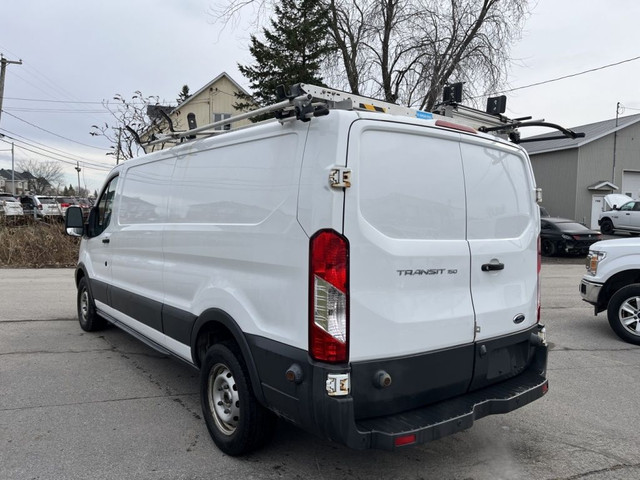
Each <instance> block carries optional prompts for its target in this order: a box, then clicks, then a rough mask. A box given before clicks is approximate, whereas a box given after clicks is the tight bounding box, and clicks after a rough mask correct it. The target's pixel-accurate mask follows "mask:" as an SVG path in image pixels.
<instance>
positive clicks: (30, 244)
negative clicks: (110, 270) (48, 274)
mask: <svg viewBox="0 0 640 480" xmlns="http://www.w3.org/2000/svg"><path fill="white" fill-rule="evenodd" d="M79 245H80V239H79V238H78V237H70V236H68V235H66V234H65V232H64V225H63V223H62V222H60V221H52V222H43V221H34V220H33V218H31V217H28V216H25V217H23V218H22V219H18V220H17V221H16V220H14V219H11V220H10V219H5V218H1V217H0V267H11V268H41V267H74V266H75V265H76V263H77V260H78V247H79Z"/></svg>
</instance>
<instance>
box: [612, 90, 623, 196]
mask: <svg viewBox="0 0 640 480" xmlns="http://www.w3.org/2000/svg"><path fill="white" fill-rule="evenodd" d="M620 107H621V105H620V102H618V103H616V129H615V131H614V132H613V166H612V167H611V183H613V184H614V185H615V183H616V143H617V140H618V116H619V115H620ZM621 187H622V185H621Z"/></svg>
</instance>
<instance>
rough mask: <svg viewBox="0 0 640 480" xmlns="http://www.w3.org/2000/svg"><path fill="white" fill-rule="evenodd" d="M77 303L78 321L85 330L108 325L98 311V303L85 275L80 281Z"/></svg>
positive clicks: (98, 328)
mask: <svg viewBox="0 0 640 480" xmlns="http://www.w3.org/2000/svg"><path fill="white" fill-rule="evenodd" d="M77 303H78V321H79V322H80V327H81V328H82V329H83V330H84V331H85V332H94V331H96V330H101V329H102V328H104V327H105V326H106V324H107V322H106V321H105V320H104V319H103V318H101V317H100V316H98V314H97V313H96V305H95V303H94V301H93V296H92V295H91V291H90V290H89V286H88V284H87V279H86V278H85V277H82V278H81V279H80V281H79V282H78V299H77Z"/></svg>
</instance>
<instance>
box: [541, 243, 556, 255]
mask: <svg viewBox="0 0 640 480" xmlns="http://www.w3.org/2000/svg"><path fill="white" fill-rule="evenodd" d="M541 250H542V255H544V256H545V257H550V256H552V255H555V254H556V251H557V248H556V244H555V242H553V241H552V240H543V241H542V245H541Z"/></svg>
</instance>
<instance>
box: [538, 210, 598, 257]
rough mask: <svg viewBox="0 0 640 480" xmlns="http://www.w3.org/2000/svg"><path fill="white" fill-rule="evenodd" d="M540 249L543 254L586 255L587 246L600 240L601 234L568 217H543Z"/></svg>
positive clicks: (541, 220)
mask: <svg viewBox="0 0 640 480" xmlns="http://www.w3.org/2000/svg"><path fill="white" fill-rule="evenodd" d="M540 226H541V230H540V241H541V251H542V255H544V256H547V257H548V256H552V255H557V254H559V253H568V254H580V255H586V254H587V253H588V252H589V247H590V246H591V245H592V244H593V243H595V242H597V241H599V240H602V235H601V234H600V232H598V231H596V230H591V229H589V228H587V227H585V226H584V225H582V224H581V223H578V222H576V221H575V220H570V219H568V218H558V217H544V218H541V219H540Z"/></svg>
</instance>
